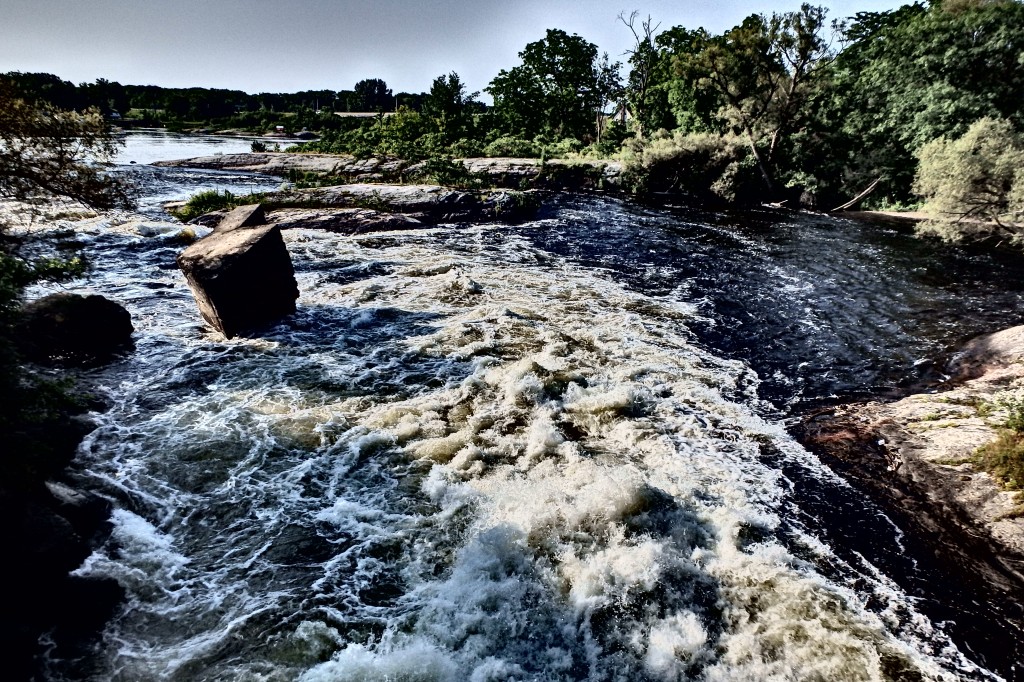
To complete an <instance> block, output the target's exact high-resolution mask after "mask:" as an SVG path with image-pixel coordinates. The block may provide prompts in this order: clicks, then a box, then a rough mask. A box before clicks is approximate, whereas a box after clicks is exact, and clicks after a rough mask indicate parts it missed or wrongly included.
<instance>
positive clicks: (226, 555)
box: [49, 168, 1024, 680]
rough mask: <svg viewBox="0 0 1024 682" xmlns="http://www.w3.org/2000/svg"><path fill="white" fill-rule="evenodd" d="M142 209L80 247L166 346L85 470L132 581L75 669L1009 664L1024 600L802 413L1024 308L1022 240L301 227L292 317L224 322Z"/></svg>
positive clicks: (727, 673) (180, 188)
mask: <svg viewBox="0 0 1024 682" xmlns="http://www.w3.org/2000/svg"><path fill="white" fill-rule="evenodd" d="M131 172H136V173H138V174H139V175H140V177H143V178H145V181H144V187H146V188H148V189H147V190H146V191H147V192H148V194H149V195H150V196H159V197H169V196H171V195H174V194H175V192H177V193H178V194H179V195H180V194H183V193H188V192H189V191H191V189H192V188H194V187H196V186H204V187H205V186H207V185H208V184H209V183H210V182H211V181H213V182H227V183H231V186H233V187H239V188H240V187H242V186H245V185H246V184H252V185H260V184H261V183H262V182H266V181H265V180H263V181H261V180H259V179H257V178H255V177H254V176H246V175H244V174H235V175H233V176H231V177H229V178H224V177H223V176H219V175H217V174H213V175H211V174H207V173H196V174H194V175H191V174H189V173H188V172H187V171H161V170H156V169H152V168H141V169H138V170H135V171H131ZM171 198H178V197H171ZM149 205H150V207H151V208H150V209H149V211H150V214H151V218H150V219H152V218H153V217H155V216H156V215H157V214H158V208H157V207H156V206H155V203H154V202H150V204H149ZM130 228H131V226H130V225H129V226H128V227H127V228H125V227H123V226H122V227H121V228H119V229H118V230H114V231H104V230H98V231H97V230H95V229H92V230H91V232H89V234H86V235H85V236H84V237H83V239H84V240H85V241H86V243H87V248H88V249H89V250H90V252H91V253H92V254H93V259H94V262H96V263H97V269H96V271H95V272H94V274H93V276H92V278H91V280H90V281H89V282H85V283H82V286H81V288H82V289H93V290H101V291H103V292H104V293H106V294H107V295H110V296H111V297H113V298H116V299H118V300H120V301H122V302H123V303H125V304H126V305H127V306H128V307H129V309H130V310H131V312H132V314H133V317H134V319H135V320H136V328H137V330H139V331H138V334H137V347H138V350H137V352H136V353H135V355H134V356H132V357H130V358H127V359H125V361H123V362H122V363H120V364H118V365H116V366H113V367H110V368H107V369H104V370H98V371H97V372H96V374H95V376H94V377H93V378H92V379H93V380H94V381H95V382H96V384H97V385H98V386H100V387H102V391H103V392H104V393H105V395H106V396H107V398H108V400H110V401H111V402H112V404H113V408H112V409H111V411H110V412H108V413H107V414H105V415H101V416H98V419H99V421H100V428H99V429H98V430H97V432H95V433H94V434H93V435H92V436H91V437H90V439H88V440H87V442H86V443H85V444H84V446H83V449H82V452H81V453H80V457H79V460H78V462H77V465H76V466H77V472H76V476H77V479H78V481H79V482H80V484H81V485H83V486H85V487H87V488H90V489H92V490H96V491H98V492H100V493H101V494H103V495H105V496H107V497H108V498H110V499H111V500H112V501H113V502H114V503H115V505H116V507H117V508H118V512H117V513H116V514H115V533H114V536H113V538H112V540H111V542H110V543H108V545H107V546H106V547H104V548H102V549H101V550H100V551H98V552H97V553H96V554H95V555H94V556H93V557H92V558H91V559H90V560H89V562H87V564H86V566H85V567H84V568H83V569H82V571H81V572H82V573H83V574H84V575H93V576H101V577H111V578H113V579H115V580H118V582H120V583H121V584H122V586H124V587H125V588H126V590H127V591H128V594H129V598H128V601H127V603H126V605H125V607H124V608H123V610H122V613H121V614H120V615H119V616H118V617H116V618H115V620H114V622H113V623H112V624H111V625H110V627H109V628H108V631H107V632H106V633H105V635H104V639H103V641H102V643H101V644H100V645H99V646H98V648H97V649H96V650H95V651H94V652H92V653H91V654H90V655H89V656H87V657H86V658H85V659H80V660H75V661H68V660H55V661H52V662H51V665H50V668H49V670H50V674H51V676H52V677H53V678H54V679H81V678H89V679H123V680H136V679H177V680H187V679H225V680H227V679H253V680H255V679H261V680H278V679H281V680H284V679H297V678H301V679H304V680H350V679H351V680H356V679H358V680H384V679H415V680H421V679H422V680H428V679H429V680H459V679H474V680H506V679H567V680H568V679H572V680H581V679H593V680H604V679H652V680H656V679H709V680H724V679H729V680H746V679H749V680H762V679H891V680H902V679H994V678H996V677H998V676H1002V677H1004V678H1007V679H1016V678H1015V675H1016V668H1015V665H1016V664H1017V663H1018V659H1019V657H1020V652H1019V646H1020V645H1019V641H1020V637H1019V636H1018V634H1017V633H1019V631H1020V630H1019V623H1020V614H1019V612H1018V609H1017V607H1016V605H1015V604H1002V603H1000V596H999V595H994V594H988V593H986V592H985V588H984V585H983V584H971V583H970V581H963V580H961V579H960V578H958V577H956V576H955V575H954V574H953V573H950V572H949V570H947V567H946V566H945V565H944V564H943V563H942V562H941V561H939V560H937V559H936V558H935V557H934V555H933V554H932V553H931V551H932V550H931V548H930V547H929V546H928V545H927V544H922V543H920V542H918V541H917V540H916V539H915V538H914V537H911V536H908V535H907V534H906V533H905V532H903V531H902V530H901V529H900V528H899V527H898V526H897V524H896V523H895V522H894V521H893V520H892V518H893V517H892V515H891V514H886V513H885V511H884V509H883V508H882V507H881V506H879V505H876V504H875V503H873V502H872V501H871V500H870V499H869V498H868V497H867V496H866V495H865V494H864V493H863V492H860V491H858V490H857V489H856V488H854V487H851V486H849V485H847V484H845V483H844V482H843V481H842V480H840V479H839V478H837V477H836V476H835V475H833V474H832V473H831V472H830V471H829V470H828V469H827V468H825V467H824V466H822V464H821V463H820V462H819V461H817V459H816V458H814V457H813V456H812V455H811V454H810V453H807V452H806V451H805V450H803V449H802V448H801V447H800V446H799V445H797V444H796V443H795V442H794V441H793V440H792V439H791V438H790V437H789V436H788V435H787V434H786V432H785V428H784V426H785V424H786V423H787V420H788V419H790V418H792V417H794V416H796V415H799V414H800V413H801V412H802V411H803V410H805V409H807V408H808V407H809V406H813V405H817V404H819V403H821V402H822V401H828V400H831V399H835V398H836V397H850V396H863V395H878V394H886V393H890V392H892V391H894V390H896V389H899V388H900V387H901V386H904V385H906V384H907V383H917V382H920V381H931V380H937V379H941V371H940V370H941V365H942V361H943V358H944V357H945V356H946V355H947V354H948V353H949V352H950V350H951V349H952V348H953V347H955V345H956V343H957V342H959V341H960V340H962V339H964V338H967V337H969V336H972V335H974V334H976V333H980V332H985V331H992V330H995V329H1000V328H1004V327H1007V326H1010V325H1013V324H1015V323H1017V322H1018V320H1019V318H1018V317H1017V316H1016V315H1017V314H1016V311H1018V310H1020V309H1021V308H1020V303H1021V296H1022V295H1024V268H1022V267H1021V264H1020V262H1019V261H1018V260H1016V259H1013V258H1009V257H997V256H992V255H984V254H978V253H971V252H969V251H965V250H962V249H951V248H948V247H939V246H937V245H934V244H930V243H927V242H921V241H918V240H915V239H914V238H912V237H911V236H910V235H908V234H906V233H904V232H901V231H896V230H892V229H889V228H881V227H876V226H871V225H865V224H861V223H854V222H849V221H843V220H833V219H829V218H825V217H820V216H813V215H807V214H779V213H754V214H743V215H728V214H716V213H707V212H702V211H696V210H689V209H649V208H644V207H639V206H634V205H630V204H627V203H623V202H620V201H616V200H608V199H603V198H594V197H582V198H581V197H562V198H556V199H553V200H551V201H550V202H549V203H548V204H547V206H546V208H545V209H544V212H543V213H542V215H541V216H539V217H538V219H537V220H535V221H531V222H528V223H525V224H523V225H488V226H478V227H467V226H461V225H450V226H441V227H440V228H437V229H431V230H424V231H416V232H408V233H388V234H381V235H368V236H362V237H355V238H349V237H345V236H342V235H334V234H323V233H315V232H291V233H288V234H287V235H286V240H287V242H288V246H289V250H290V252H291V254H292V258H293V261H294V263H295V266H296V272H297V278H298V280H299V286H300V290H301V291H302V297H301V298H300V301H299V304H300V309H299V313H298V314H297V315H296V316H295V317H294V318H293V319H290V320H288V321H286V322H285V323H283V324H282V325H279V326H278V327H276V328H274V329H272V330H269V331H268V333H267V334H266V335H265V336H264V337H263V338H261V339H256V340H237V341H232V342H224V341H223V340H221V339H219V338H217V337H216V335H214V334H211V333H209V332H208V330H205V329H204V328H203V327H202V325H201V324H200V321H199V319H198V316H197V315H196V312H195V310H194V307H193V303H192V301H191V297H190V295H189V294H188V292H187V289H185V288H184V286H183V283H182V281H181V279H180V276H179V275H178V273H177V272H176V270H175V268H174V256H175V255H176V253H177V251H178V250H180V248H181V247H180V245H178V244H176V243H175V242H173V240H169V239H160V238H144V237H139V236H138V235H133V234H132V232H131V229H130ZM953 579H955V580H956V582H952V580H953Z"/></svg>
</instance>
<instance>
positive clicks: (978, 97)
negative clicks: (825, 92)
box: [835, 0, 1024, 200]
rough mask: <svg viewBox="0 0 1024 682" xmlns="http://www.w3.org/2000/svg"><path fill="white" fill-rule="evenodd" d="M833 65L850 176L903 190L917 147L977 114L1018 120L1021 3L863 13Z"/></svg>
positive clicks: (1022, 116) (1023, 47)
mask: <svg viewBox="0 0 1024 682" xmlns="http://www.w3.org/2000/svg"><path fill="white" fill-rule="evenodd" d="M845 28H846V30H845V36H846V40H847V46H846V48H845V49H844V50H843V52H842V53H841V54H840V55H839V58H838V59H837V62H836V69H835V80H836V85H837V88H836V90H837V104H838V109H837V111H836V114H835V118H836V120H837V121H841V122H842V129H843V132H844V133H845V134H846V136H847V139H848V141H849V142H848V147H847V149H846V150H844V151H847V153H848V155H849V165H850V169H849V175H850V176H852V177H854V178H856V182H858V183H865V181H866V180H868V179H873V178H881V179H882V183H883V185H884V191H885V192H886V193H888V194H890V195H892V196H893V197H894V198H895V199H897V200H905V199H907V198H908V197H909V196H910V190H911V186H912V181H913V178H914V172H915V167H916V159H915V153H916V152H917V151H918V150H920V149H921V148H922V147H923V146H924V145H925V144H927V143H928V142H930V141H932V140H934V139H937V138H940V137H947V138H955V137H960V136H962V135H963V134H965V133H966V132H967V129H968V128H969V127H970V126H971V124H972V123H974V122H975V121H977V120H979V119H981V118H986V117H989V118H1005V119H1008V120H1010V121H1011V122H1012V123H1013V124H1014V125H1016V126H1017V127H1018V128H1021V126H1022V125H1024V99H1022V98H1021V97H1020V93H1021V92H1022V89H1024V68H1022V66H1024V64H1022V62H1021V55H1022V54H1024V4H1022V3H1020V2H1017V1H1015V0H956V1H953V0H947V1H946V2H932V3H930V4H929V6H928V7H927V8H926V7H924V6H923V5H921V4H914V5H907V6H904V7H901V8H900V9H898V10H894V11H891V12H880V13H875V12H861V13H859V14H857V16H856V17H855V19H854V20H853V21H852V22H851V23H850V24H849V25H847V26H846V27H845Z"/></svg>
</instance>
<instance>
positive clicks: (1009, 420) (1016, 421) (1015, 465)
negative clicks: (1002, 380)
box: [972, 400, 1024, 490]
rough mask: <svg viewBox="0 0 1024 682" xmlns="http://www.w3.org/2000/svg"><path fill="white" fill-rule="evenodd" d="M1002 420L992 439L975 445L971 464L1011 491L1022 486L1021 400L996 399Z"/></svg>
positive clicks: (1023, 438) (1023, 421)
mask: <svg viewBox="0 0 1024 682" xmlns="http://www.w3.org/2000/svg"><path fill="white" fill-rule="evenodd" d="M996 405H997V406H1000V407H1003V408H1005V409H1006V419H1005V420H1004V421H1003V424H1002V428H1001V429H1000V430H999V434H998V436H997V437H996V439H995V440H994V441H992V442H991V443H989V444H987V445H983V446H982V447H980V448H978V449H977V450H976V451H975V453H974V457H973V458H972V461H973V463H974V464H975V465H976V466H978V467H979V468H981V469H984V470H985V471H987V472H989V473H990V474H992V475H993V476H994V477H995V478H996V479H998V480H999V481H1000V482H1001V483H1002V484H1003V485H1004V486H1006V487H1007V488H1010V489H1011V490H1019V489H1024V401H1022V400H1006V401H997V403H996Z"/></svg>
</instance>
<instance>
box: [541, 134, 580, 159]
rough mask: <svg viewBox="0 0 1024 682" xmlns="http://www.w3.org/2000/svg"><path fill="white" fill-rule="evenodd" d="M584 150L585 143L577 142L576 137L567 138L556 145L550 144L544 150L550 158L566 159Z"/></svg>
mask: <svg viewBox="0 0 1024 682" xmlns="http://www.w3.org/2000/svg"><path fill="white" fill-rule="evenodd" d="M581 149H583V143H582V142H580V141H579V140H577V139H576V138H575V137H567V138H565V139H563V140H559V141H558V142H556V143H555V144H549V145H547V146H546V147H545V148H544V151H545V152H546V153H547V155H548V156H550V157H553V158H565V157H567V156H571V155H573V154H577V153H578V152H579V151H580V150H581Z"/></svg>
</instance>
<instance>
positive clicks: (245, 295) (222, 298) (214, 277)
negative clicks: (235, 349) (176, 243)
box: [178, 205, 299, 339]
mask: <svg viewBox="0 0 1024 682" xmlns="http://www.w3.org/2000/svg"><path fill="white" fill-rule="evenodd" d="M178 267H179V268H180V269H181V271H182V273H183V274H184V275H185V279H186V281H187V282H188V285H189V288H190V289H191V290H192V293H193V295H194V296H195V299H196V303H197V305H198V306H199V312H200V313H201V314H202V316H203V319H205V320H206V321H207V322H208V323H209V324H210V325H211V326H213V327H214V329H216V330H217V331H219V332H221V333H222V334H224V336H226V337H227V338H229V339H230V338H232V337H234V336H237V335H239V334H243V333H248V332H250V331H254V330H256V329H259V328H260V327H264V326H266V325H269V324H272V323H274V322H276V321H278V320H280V319H281V318H282V317H285V316H287V315H290V314H292V313H294V312H295V300H296V299H297V298H298V297H299V289H298V285H297V284H296V282H295V272H294V269H293V268H292V262H291V258H290V257H289V255H288V249H287V248H286V247H285V244H284V239H283V238H282V237H281V228H280V227H278V226H277V225H267V224H266V217H265V215H264V212H263V209H262V208H261V207H260V206H259V205H252V206H242V207H239V208H237V209H235V210H234V211H232V212H231V213H229V214H228V215H227V216H225V217H224V219H223V220H222V221H221V223H220V225H218V227H217V228H216V229H215V230H214V231H213V233H212V234H210V235H208V236H207V237H204V238H203V239H200V240H199V241H198V242H196V243H195V244H193V245H192V246H190V247H188V248H187V249H185V251H183V252H182V253H181V254H180V255H179V256H178Z"/></svg>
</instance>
